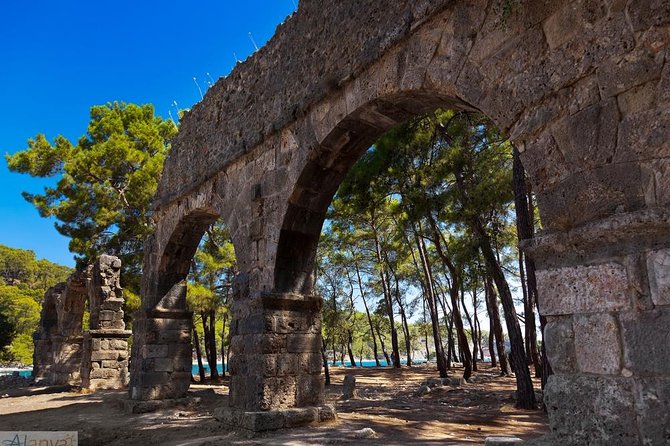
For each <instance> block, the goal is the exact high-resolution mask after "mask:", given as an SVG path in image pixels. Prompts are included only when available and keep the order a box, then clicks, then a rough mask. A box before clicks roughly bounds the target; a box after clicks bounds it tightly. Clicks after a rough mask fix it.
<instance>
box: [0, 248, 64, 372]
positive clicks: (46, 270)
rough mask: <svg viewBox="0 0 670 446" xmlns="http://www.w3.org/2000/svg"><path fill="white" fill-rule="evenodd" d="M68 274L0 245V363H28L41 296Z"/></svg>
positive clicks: (51, 265)
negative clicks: (1, 361) (2, 361)
mask: <svg viewBox="0 0 670 446" xmlns="http://www.w3.org/2000/svg"><path fill="white" fill-rule="evenodd" d="M71 273H72V270H71V269H70V268H67V267H65V266H61V265H57V264H55V263H51V262H49V261H48V260H38V259H37V258H36V257H35V253H34V252H32V251H26V250H23V249H16V248H10V247H8V246H3V245H0V360H5V361H19V362H22V363H24V364H29V363H31V362H32V356H33V353H32V352H33V336H32V335H33V332H34V331H35V330H36V329H37V326H38V323H39V319H40V310H41V305H42V300H43V299H44V293H45V292H46V290H47V289H48V288H50V287H52V286H54V285H55V284H57V283H59V282H62V281H64V280H66V279H67V277H68V276H69V275H70V274H71Z"/></svg>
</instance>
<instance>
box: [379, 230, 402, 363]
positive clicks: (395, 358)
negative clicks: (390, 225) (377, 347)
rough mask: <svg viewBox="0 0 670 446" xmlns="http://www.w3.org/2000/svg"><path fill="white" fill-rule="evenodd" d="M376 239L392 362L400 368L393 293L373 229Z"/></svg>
mask: <svg viewBox="0 0 670 446" xmlns="http://www.w3.org/2000/svg"><path fill="white" fill-rule="evenodd" d="M373 232H374V238H375V249H376V254H377V262H378V264H379V266H380V272H379V274H380V279H381V284H382V291H383V293H384V302H385V303H386V315H387V316H388V318H389V324H390V328H391V351H392V354H391V360H392V362H393V367H395V368H397V369H399V368H400V350H399V347H398V331H397V329H396V327H395V319H394V317H393V299H392V298H391V291H390V290H389V289H388V282H387V278H386V272H385V269H384V268H383V264H384V263H383V259H382V253H381V246H380V245H379V238H378V234H377V230H376V228H373Z"/></svg>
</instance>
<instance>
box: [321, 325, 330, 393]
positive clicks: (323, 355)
mask: <svg viewBox="0 0 670 446" xmlns="http://www.w3.org/2000/svg"><path fill="white" fill-rule="evenodd" d="M321 345H322V347H321V359H322V360H323V372H324V374H325V375H326V385H327V386H329V385H330V368H329V367H328V358H326V340H325V339H324V338H323V336H321Z"/></svg>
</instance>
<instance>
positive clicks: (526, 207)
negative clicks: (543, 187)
mask: <svg viewBox="0 0 670 446" xmlns="http://www.w3.org/2000/svg"><path fill="white" fill-rule="evenodd" d="M512 172H513V178H514V204H515V209H516V217H517V235H518V238H519V242H521V241H522V240H530V239H532V238H533V237H534V236H535V227H534V226H535V222H534V217H533V216H534V206H533V195H532V193H531V188H530V183H529V182H528V181H527V179H526V171H525V170H524V168H523V164H522V163H521V157H520V155H519V150H518V149H517V148H516V147H513V167H512ZM519 251H521V250H519ZM522 256H523V259H524V264H525V267H526V268H525V271H526V284H527V290H528V310H527V311H526V313H527V314H526V324H527V325H529V331H532V337H531V340H532V345H531V357H532V358H533V364H534V365H535V374H536V376H538V375H539V376H540V377H541V378H542V388H543V389H544V386H545V385H546V383H547V379H548V377H549V375H551V374H552V373H553V372H552V370H551V366H550V365H549V361H548V360H547V355H546V351H545V349H544V326H545V324H546V319H545V318H544V316H540V331H541V333H542V338H543V340H542V349H541V352H540V354H538V351H537V336H536V326H535V310H534V309H535V308H537V309H538V311H539V306H538V302H537V278H536V276H535V262H533V260H532V259H531V258H529V257H528V256H527V255H525V254H522ZM528 342H529V343H530V342H531V341H528ZM540 356H541V357H540Z"/></svg>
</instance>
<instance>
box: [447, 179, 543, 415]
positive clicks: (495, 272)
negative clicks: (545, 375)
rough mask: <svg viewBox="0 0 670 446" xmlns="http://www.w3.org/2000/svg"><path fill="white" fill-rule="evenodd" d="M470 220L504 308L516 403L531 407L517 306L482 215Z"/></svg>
mask: <svg viewBox="0 0 670 446" xmlns="http://www.w3.org/2000/svg"><path fill="white" fill-rule="evenodd" d="M455 174H456V185H457V187H458V190H459V192H460V195H461V198H462V203H463V205H465V206H467V205H468V204H469V203H470V199H469V196H468V189H467V188H466V186H465V180H464V178H463V172H462V170H457V171H456V172H455ZM469 223H470V229H471V230H472V233H473V235H474V236H475V237H476V238H477V241H478V244H479V250H480V251H481V253H482V256H483V257H484V262H485V264H486V268H487V270H488V271H489V274H491V275H492V276H493V281H494V283H495V284H496V288H498V293H499V294H500V301H501V303H502V306H503V310H504V312H505V323H506V325H507V333H508V334H509V339H510V344H511V359H512V363H513V368H514V372H515V375H516V387H517V406H518V407H519V408H522V409H534V408H535V407H536V406H537V402H536V400H535V390H534V389H533V381H532V379H531V376H530V371H529V370H528V364H527V359H526V352H525V351H524V344H523V335H522V334H521V326H520V325H519V319H518V318H517V314H516V309H515V308H514V299H513V298H512V292H511V291H510V289H509V285H508V284H507V279H506V278H505V274H504V272H503V270H502V267H501V266H500V263H499V261H498V259H497V257H496V255H495V253H494V251H493V248H492V246H491V239H490V237H489V235H488V233H487V232H486V229H485V227H484V223H483V222H482V219H481V217H480V216H479V215H476V214H475V215H472V216H471V217H470V222H469Z"/></svg>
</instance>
